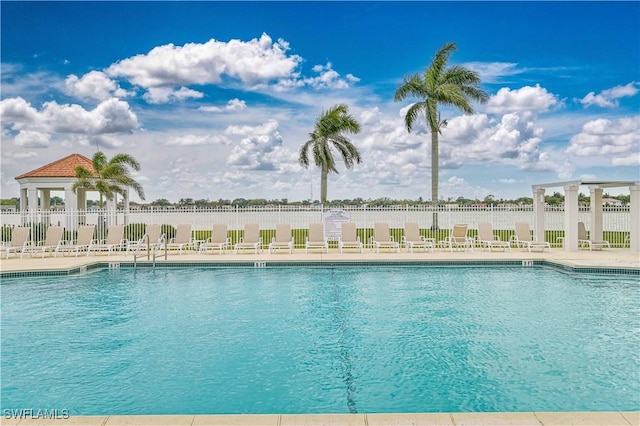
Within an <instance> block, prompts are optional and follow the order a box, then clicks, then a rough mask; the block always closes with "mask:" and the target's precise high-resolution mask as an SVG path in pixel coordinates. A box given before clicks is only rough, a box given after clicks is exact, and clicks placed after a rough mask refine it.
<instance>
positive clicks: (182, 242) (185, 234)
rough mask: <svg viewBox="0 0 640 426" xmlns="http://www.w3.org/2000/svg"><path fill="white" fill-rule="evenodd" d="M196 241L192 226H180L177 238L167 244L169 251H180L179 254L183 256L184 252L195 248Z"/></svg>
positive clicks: (187, 224) (188, 224)
mask: <svg viewBox="0 0 640 426" xmlns="http://www.w3.org/2000/svg"><path fill="white" fill-rule="evenodd" d="M194 243H195V241H194V240H193V238H192V237H191V224H190V223H186V224H184V223H183V224H181V225H178V229H177V230H176V236H175V237H173V238H171V239H170V240H169V242H168V243H167V250H173V249H178V254H180V255H182V250H191V249H192V248H194Z"/></svg>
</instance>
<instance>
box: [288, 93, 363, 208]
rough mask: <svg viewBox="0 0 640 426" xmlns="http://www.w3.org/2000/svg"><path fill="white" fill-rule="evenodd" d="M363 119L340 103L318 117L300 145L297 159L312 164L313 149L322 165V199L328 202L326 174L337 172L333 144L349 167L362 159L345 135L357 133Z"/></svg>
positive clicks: (315, 160) (314, 159)
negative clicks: (307, 136)
mask: <svg viewBox="0 0 640 426" xmlns="http://www.w3.org/2000/svg"><path fill="white" fill-rule="evenodd" d="M359 131H360V123H358V122H357V121H356V119H355V118H353V117H352V116H351V115H349V110H348V108H347V106H346V105H343V104H340V105H336V106H334V107H332V108H330V109H329V110H327V111H324V112H323V113H322V114H320V116H319V117H318V119H317V120H316V125H315V128H314V130H313V132H311V133H310V134H309V140H308V141H307V142H305V144H304V145H302V148H300V157H299V159H298V161H299V162H300V165H301V166H303V167H304V168H307V167H309V150H311V151H312V152H313V161H314V163H315V165H316V166H318V167H320V202H321V203H322V204H325V203H326V202H327V176H328V175H329V173H330V172H335V173H338V170H337V169H336V162H335V159H334V158H333V153H332V148H334V149H336V150H337V151H338V152H339V153H340V154H341V155H342V159H343V160H344V165H345V166H346V167H347V169H351V168H352V167H353V166H354V164H356V163H360V162H361V161H362V159H361V157H360V152H359V151H358V149H357V148H356V147H355V146H354V145H353V144H352V143H351V141H350V140H349V139H348V138H347V137H346V136H344V135H343V133H354V134H355V133H358V132H359Z"/></svg>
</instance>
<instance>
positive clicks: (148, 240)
mask: <svg viewBox="0 0 640 426" xmlns="http://www.w3.org/2000/svg"><path fill="white" fill-rule="evenodd" d="M165 240H166V236H165V234H164V233H163V232H162V225H156V224H153V225H147V226H146V227H145V229H144V235H143V236H142V238H140V239H139V240H138V241H136V242H135V245H134V247H133V248H131V247H130V250H132V251H134V252H135V253H139V252H141V251H145V250H147V249H148V250H149V251H152V252H153V251H157V250H159V249H161V248H162V247H164V243H165Z"/></svg>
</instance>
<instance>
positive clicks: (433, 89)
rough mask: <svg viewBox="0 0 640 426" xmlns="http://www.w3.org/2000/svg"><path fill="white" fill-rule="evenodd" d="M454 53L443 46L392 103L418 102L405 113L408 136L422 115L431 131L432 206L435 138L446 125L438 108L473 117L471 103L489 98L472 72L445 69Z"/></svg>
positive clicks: (435, 194)
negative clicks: (412, 99) (446, 108)
mask: <svg viewBox="0 0 640 426" xmlns="http://www.w3.org/2000/svg"><path fill="white" fill-rule="evenodd" d="M455 50H456V45H455V43H446V44H445V45H444V46H442V47H441V48H440V49H439V50H438V51H437V52H436V54H435V56H434V57H433V60H432V61H431V64H430V65H429V67H427V68H425V70H424V75H420V74H414V75H411V76H407V77H405V78H404V81H403V83H402V84H401V85H400V87H398V89H397V90H396V94H395V101H396V102H397V101H402V100H404V99H406V98H407V97H409V96H412V97H416V98H419V99H421V100H420V101H418V102H416V103H415V104H413V105H411V107H410V108H409V109H408V110H407V114H406V116H405V125H406V127H407V131H408V132H411V129H412V128H413V125H414V123H415V122H416V120H417V119H418V117H420V114H421V113H424V116H425V118H426V120H427V125H428V127H429V130H430V131H431V202H432V203H434V204H437V203H438V202H439V198H438V173H439V170H438V169H439V167H438V135H439V134H441V130H442V129H443V128H444V127H446V125H447V121H446V120H441V119H440V114H439V112H438V105H445V106H452V107H454V108H457V109H460V110H462V111H463V112H464V113H466V114H473V108H472V107H471V101H478V102H482V103H484V102H486V101H487V99H488V98H489V97H488V95H487V94H486V93H485V92H484V91H482V90H481V89H480V88H479V85H480V77H479V76H478V74H477V73H476V72H474V71H471V70H469V69H467V68H465V67H463V66H460V65H454V66H451V67H449V68H447V62H448V60H449V56H450V55H451V53H452V52H453V51H455ZM433 220H434V223H433V227H434V228H435V229H437V227H438V219H437V213H434V217H433Z"/></svg>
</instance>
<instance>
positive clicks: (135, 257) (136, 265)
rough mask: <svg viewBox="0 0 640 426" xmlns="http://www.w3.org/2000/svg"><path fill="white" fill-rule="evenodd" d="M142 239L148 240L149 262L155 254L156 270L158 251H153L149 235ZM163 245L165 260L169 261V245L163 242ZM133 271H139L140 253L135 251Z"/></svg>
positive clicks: (154, 265) (154, 263)
mask: <svg viewBox="0 0 640 426" xmlns="http://www.w3.org/2000/svg"><path fill="white" fill-rule="evenodd" d="M142 238H145V239H146V240H147V260H151V255H152V253H153V263H152V265H153V268H154V269H155V267H156V250H153V251H152V250H151V242H150V241H149V236H148V235H144V236H143V237H142ZM163 245H164V260H167V256H168V251H167V250H168V248H167V244H166V242H164V241H163ZM133 269H138V252H137V251H135V252H134V253H133Z"/></svg>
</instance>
